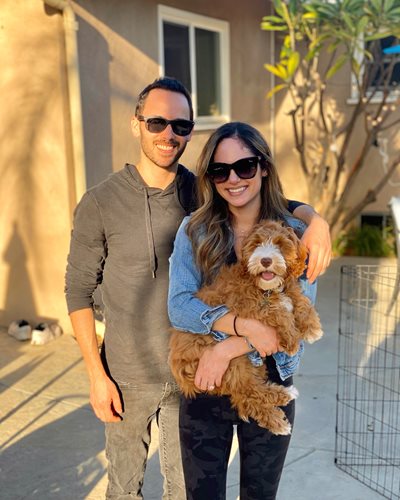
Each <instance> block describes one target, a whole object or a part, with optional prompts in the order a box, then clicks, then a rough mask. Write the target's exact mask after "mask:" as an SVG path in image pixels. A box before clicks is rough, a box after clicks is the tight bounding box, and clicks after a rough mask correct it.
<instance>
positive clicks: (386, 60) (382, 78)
mask: <svg viewBox="0 0 400 500" xmlns="http://www.w3.org/2000/svg"><path fill="white" fill-rule="evenodd" d="M397 46H398V47H399V52H398V53H397V52H396V50H397ZM367 50H368V51H370V52H371V54H372V55H373V58H374V60H373V61H371V62H369V63H368V65H367V71H368V74H369V85H368V87H369V89H370V90H371V91H374V90H375V89H377V90H380V91H383V90H385V89H386V88H387V87H389V89H391V90H395V89H396V87H397V86H399V85H400V40H399V39H397V38H396V37H394V36H388V37H386V38H382V39H381V40H376V41H375V42H373V43H369V44H368V45H367ZM399 88H400V87H399Z"/></svg>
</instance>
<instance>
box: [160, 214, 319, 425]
mask: <svg viewBox="0 0 400 500" xmlns="http://www.w3.org/2000/svg"><path fill="white" fill-rule="evenodd" d="M306 256H307V252H306V249H305V247H304V246H303V244H302V243H301V242H300V240H299V239H298V238H297V236H296V235H295V233H294V231H293V230H292V229H291V228H290V227H286V226H284V225H283V224H282V223H281V222H276V221H264V222H261V223H260V224H258V225H257V226H256V227H255V229H254V231H253V232H252V233H251V235H250V236H248V237H247V238H246V240H245V241H244V243H243V247H242V259H241V260H240V261H239V262H238V263H236V264H234V265H232V266H223V268H222V269H221V271H220V273H219V274H218V277H217V278H216V280H215V281H214V283H213V284H212V285H210V286H205V287H203V288H202V289H200V290H199V292H198V294H197V295H198V297H199V298H200V299H201V300H203V301H204V302H205V303H206V304H208V305H210V306H212V307H214V306H218V305H220V304H225V305H226V306H227V307H228V308H229V310H230V311H231V312H232V313H233V314H235V315H237V316H240V317H241V318H254V319H257V320H259V321H261V322H264V323H266V324H268V325H270V326H272V327H275V328H276V330H277V333H278V336H279V341H280V345H281V346H282V347H283V348H284V350H285V351H286V352H287V353H288V354H290V355H293V354H295V353H296V352H297V351H298V349H299V341H300V340H306V341H308V342H310V343H312V342H314V341H316V340H318V339H319V338H321V336H322V330H321V324H320V321H319V317H318V315H317V313H316V311H315V309H314V307H313V305H312V304H311V302H310V301H309V299H308V298H306V297H305V296H304V295H303V294H302V292H301V286H300V284H299V282H298V278H299V277H300V276H301V274H302V273H303V271H304V269H305V260H306ZM215 343H216V341H215V340H214V339H213V337H212V335H199V334H192V333H186V332H182V331H178V330H174V329H173V330H172V336H171V340H170V355H169V363H170V367H171V370H172V373H173V375H174V377H175V379H176V381H177V383H178V385H179V386H180V389H181V390H182V392H183V394H184V395H185V396H186V397H195V396H196V393H199V392H202V391H201V390H200V389H199V388H197V387H196V386H195V384H194V378H195V374H196V370H197V366H198V362H199V358H200V356H201V354H202V353H203V351H204V350H205V349H206V348H207V347H208V346H210V345H213V344H215ZM209 392H210V394H215V395H229V396H230V399H231V403H232V406H233V407H235V408H236V409H237V411H238V414H239V416H240V417H241V418H242V419H243V420H245V421H248V419H249V418H250V417H251V418H253V419H254V420H256V421H257V422H258V424H259V425H260V426H261V427H265V428H267V429H269V430H270V431H271V432H272V433H273V434H290V432H291V426H290V423H289V422H288V421H287V419H286V417H285V414H284V412H283V411H282V409H281V408H279V407H280V406H286V405H287V404H288V403H289V401H291V400H292V399H294V398H295V397H297V394H298V393H297V390H296V389H295V388H294V387H293V386H292V387H284V386H281V385H278V384H274V383H271V382H268V381H267V373H266V368H265V364H264V365H263V366H261V367H255V366H253V365H252V364H251V362H250V360H249V359H248V357H247V356H246V355H244V356H240V357H238V358H235V359H233V360H232V361H231V362H230V364H229V368H228V369H227V371H226V372H225V374H224V376H223V380H222V384H221V386H220V387H216V388H215V389H214V390H212V391H209Z"/></svg>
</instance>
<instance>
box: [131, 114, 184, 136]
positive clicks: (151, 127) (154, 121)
mask: <svg viewBox="0 0 400 500" xmlns="http://www.w3.org/2000/svg"><path fill="white" fill-rule="evenodd" d="M137 119H138V120H139V121H140V122H144V123H145V124H146V128H147V130H148V131H149V132H151V133H152V134H159V133H160V132H162V131H163V130H165V129H166V128H167V126H168V125H171V127H172V130H173V132H174V134H176V135H182V136H184V135H189V134H190V132H191V131H192V130H193V127H194V122H192V121H191V120H184V119H183V118H178V119H176V120H167V119H166V118H161V117H159V116H148V117H146V116H143V115H139V116H137Z"/></svg>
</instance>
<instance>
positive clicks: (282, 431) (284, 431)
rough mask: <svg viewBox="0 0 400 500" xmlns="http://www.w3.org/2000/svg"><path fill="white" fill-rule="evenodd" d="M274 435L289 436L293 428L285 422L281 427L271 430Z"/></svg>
mask: <svg viewBox="0 0 400 500" xmlns="http://www.w3.org/2000/svg"><path fill="white" fill-rule="evenodd" d="M271 432H272V434H275V435H276V436H288V435H289V434H291V433H292V426H291V425H290V422H289V421H288V420H286V419H285V420H283V421H282V422H281V423H280V425H279V426H277V427H276V428H274V429H271Z"/></svg>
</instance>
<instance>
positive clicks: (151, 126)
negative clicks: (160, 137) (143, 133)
mask: <svg viewBox="0 0 400 500" xmlns="http://www.w3.org/2000/svg"><path fill="white" fill-rule="evenodd" d="M146 123H147V130H148V131H149V132H151V133H152V134H158V133H159V132H162V131H163V130H165V129H166V128H167V120H164V119H163V118H149V119H148V120H147V122H146Z"/></svg>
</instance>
